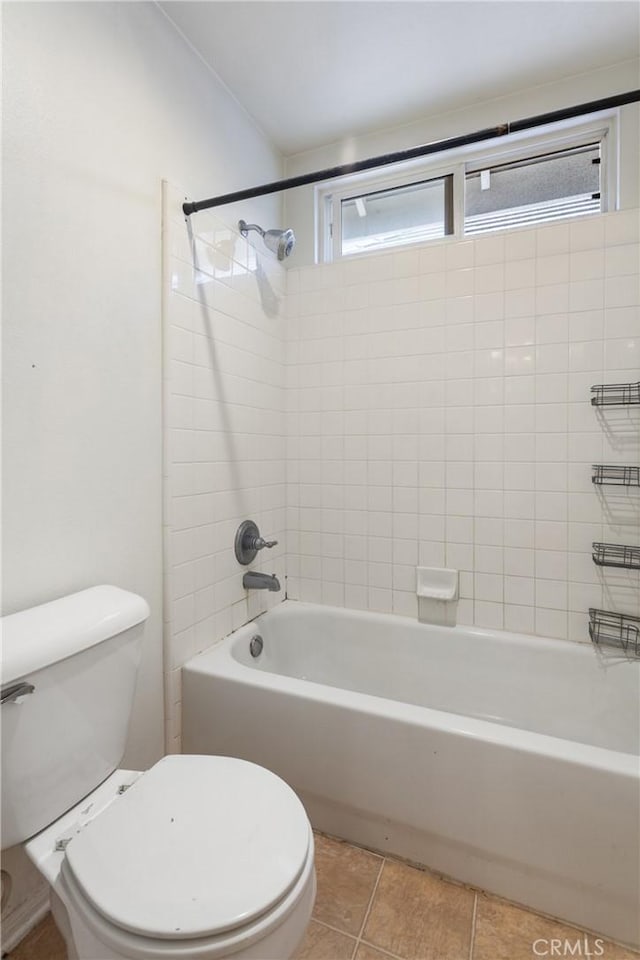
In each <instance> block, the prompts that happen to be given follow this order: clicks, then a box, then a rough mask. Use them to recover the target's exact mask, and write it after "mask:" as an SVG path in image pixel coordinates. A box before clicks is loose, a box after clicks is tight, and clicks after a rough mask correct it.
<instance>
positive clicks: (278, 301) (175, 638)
mask: <svg viewBox="0 0 640 960" xmlns="http://www.w3.org/2000/svg"><path fill="white" fill-rule="evenodd" d="M183 200H184V195H183V194H181V193H180V192H179V191H177V190H176V189H174V188H172V187H171V186H169V185H167V184H165V185H164V195H163V211H164V222H163V254H164V264H163V283H164V290H163V314H164V320H163V333H164V398H163V399H164V422H165V455H164V489H165V506H164V516H165V521H164V522H165V536H164V544H165V564H164V569H165V591H164V595H165V609H164V619H165V625H164V626H165V691H166V723H167V730H166V734H167V748H168V749H169V750H174V751H176V750H179V746H180V667H181V666H182V664H183V663H184V662H185V661H186V660H187V659H189V657H191V656H193V655H194V654H195V653H197V652H198V651H200V650H204V649H205V648H206V647H208V646H210V645H211V644H212V643H213V642H214V641H216V640H219V639H221V638H222V637H224V636H225V635H226V634H228V633H230V632H231V630H233V629H236V628H237V627H238V626H240V625H241V624H243V623H245V622H246V621H247V620H250V619H251V618H253V617H255V616H257V614H259V613H261V612H263V611H264V610H265V609H266V608H267V607H268V606H272V605H273V604H274V603H278V602H279V600H280V599H281V597H282V596H283V595H284V591H283V592H282V593H281V594H277V593H270V592H268V591H266V590H260V591H252V592H251V593H247V592H246V591H245V590H244V589H243V587H242V576H243V573H244V572H245V569H247V568H245V567H240V566H239V564H238V563H237V562H236V559H235V555H234V552H233V543H234V537H235V533H236V529H237V527H238V525H239V524H240V522H241V521H242V520H246V519H253V520H255V521H256V523H257V524H258V526H259V527H260V530H261V532H262V534H263V535H264V536H265V537H268V538H270V539H277V540H278V545H277V546H276V547H274V548H273V549H271V550H265V551H263V553H262V554H259V555H258V559H257V560H256V562H254V563H253V564H251V569H262V570H264V571H265V572H268V573H276V574H277V576H278V577H279V578H280V580H281V582H282V584H283V586H284V582H285V562H284V556H285V537H286V530H285V521H286V511H285V493H286V462H285V461H286V439H285V427H286V422H285V389H284V385H285V368H284V363H285V346H284V334H285V320H284V294H285V280H286V278H285V272H284V270H283V268H282V267H281V265H280V264H279V263H278V262H277V261H275V260H274V258H273V257H272V256H271V255H270V254H268V253H267V252H266V251H265V252H264V255H263V254H262V253H258V254H256V252H255V250H254V248H253V247H252V246H251V245H250V244H248V243H247V241H246V240H244V239H243V238H241V237H240V236H239V235H238V234H237V233H235V232H234V231H231V230H230V229H229V228H228V227H227V226H225V225H224V223H223V222H222V221H221V220H219V219H218V218H217V217H215V216H214V215H213V214H211V213H208V212H202V213H199V214H198V215H197V217H192V218H191V221H190V224H187V223H186V222H185V218H184V216H183V214H182V209H181V204H182V202H183ZM191 230H193V231H194V233H193V234H191V232H190V231H191Z"/></svg>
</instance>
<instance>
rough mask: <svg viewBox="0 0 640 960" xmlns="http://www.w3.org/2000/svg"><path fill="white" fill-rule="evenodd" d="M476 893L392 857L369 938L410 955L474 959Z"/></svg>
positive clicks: (412, 958)
mask: <svg viewBox="0 0 640 960" xmlns="http://www.w3.org/2000/svg"><path fill="white" fill-rule="evenodd" d="M474 896H475V894H473V893H472V892H471V891H470V890H467V889H466V888H465V887H459V886H457V885H456V884H453V883H447V882H446V881H444V880H440V879H439V878H438V877H434V876H433V875H432V874H429V873H425V872H424V871H422V870H417V869H415V868H414V867H409V866H407V865H406V864H403V863H396V862H394V861H390V860H387V861H385V864H384V869H383V871H382V876H381V878H380V883H379V884H378V889H377V890H376V895H375V897H374V901H373V906H372V908H371V913H370V914H369V918H368V920H367V924H366V927H365V929H364V933H363V938H364V939H365V940H366V941H367V942H368V943H370V944H372V945H374V946H378V947H381V948H382V949H383V950H388V951H389V952H390V953H394V954H395V955H396V956H398V957H403V958H404V960H468V957H469V949H470V945H471V925H472V921H473V901H474ZM511 960H514V958H511Z"/></svg>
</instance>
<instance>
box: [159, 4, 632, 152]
mask: <svg viewBox="0 0 640 960" xmlns="http://www.w3.org/2000/svg"><path fill="white" fill-rule="evenodd" d="M161 7H162V8H163V9H164V11H165V12H166V13H167V14H168V15H169V17H170V18H171V19H172V20H173V21H174V23H175V24H176V25H177V27H178V28H179V29H180V30H181V31H182V33H183V34H184V35H185V36H186V38H187V39H188V40H189V41H190V43H191V44H192V45H193V46H194V47H195V48H196V50H197V51H198V52H199V53H200V54H201V56H202V57H203V58H204V60H205V61H206V62H207V63H209V64H210V66H211V67H212V68H213V69H214V70H215V72H216V73H217V74H218V76H220V77H221V79H222V80H223V81H224V83H225V84H226V85H227V86H228V87H229V89H230V90H231V91H232V93H233V94H234V95H235V97H236V98H237V100H238V101H239V102H240V103H241V104H242V105H243V106H244V108H245V109H246V110H247V111H248V112H249V113H250V114H251V116H252V117H253V118H254V119H255V120H256V121H257V123H258V124H259V125H260V127H261V128H262V129H263V131H264V132H265V133H266V134H267V136H268V137H269V139H270V140H271V141H272V142H273V143H274V144H275V145H276V146H277V147H278V148H279V149H280V150H281V151H282V152H283V153H284V154H285V155H291V154H293V153H298V152H301V151H303V150H308V149H311V148H314V147H317V146H320V145H323V144H327V143H331V142H333V141H336V140H340V139H342V138H344V137H347V136H355V135H358V134H364V133H369V132H372V131H374V130H381V129H384V128H387V127H393V126H397V125H399V124H402V123H409V122H411V121H412V120H416V119H418V118H420V117H424V116H429V115H435V114H438V113H443V112H446V111H449V110H454V109H458V108H461V107H463V106H469V105H472V104H473V103H476V102H480V101H482V100H489V99H491V98H492V97H497V96H503V95H505V94H507V93H510V92H513V91H516V90H522V89H525V88H527V87H532V86H536V85H538V84H542V83H549V82H552V81H554V80H559V79H561V78H563V77H568V76H573V75H577V74H581V73H587V72H590V71H592V70H596V69H598V68H601V67H604V66H607V65H609V64H613V63H618V62H620V61H622V60H628V59H631V58H633V57H638V55H639V52H640V51H639V47H640V40H639V37H640V4H638V3H637V2H626V0H604V2H599V0H588V2H582V0H547V2H541V0H534V2H530V0H508V2H505V0H497V2H496V0H440V2H432V0H333V2H329V0H320V2H316V0H288V2H286V0H285V2H281V0H198V2H190V0H186V2H183V0H173V2H164V3H161Z"/></svg>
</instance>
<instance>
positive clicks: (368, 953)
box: [354, 943, 389, 960]
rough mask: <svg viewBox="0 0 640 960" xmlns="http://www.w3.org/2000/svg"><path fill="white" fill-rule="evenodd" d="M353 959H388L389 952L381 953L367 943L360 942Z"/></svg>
mask: <svg viewBox="0 0 640 960" xmlns="http://www.w3.org/2000/svg"><path fill="white" fill-rule="evenodd" d="M354 960H389V954H388V953H381V952H380V950H376V949H375V947H370V946H369V944H368V943H360V944H359V946H358V951H357V953H356V955H355V957H354Z"/></svg>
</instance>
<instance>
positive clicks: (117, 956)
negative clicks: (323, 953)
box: [25, 756, 315, 960]
mask: <svg viewBox="0 0 640 960" xmlns="http://www.w3.org/2000/svg"><path fill="white" fill-rule="evenodd" d="M25 849H26V851H27V854H28V855H29V857H30V858H31V859H32V860H33V862H34V863H35V865H36V866H37V867H38V869H39V870H40V871H41V872H42V873H43V874H44V875H45V877H46V879H47V880H48V882H49V884H50V885H51V888H52V892H53V894H54V897H53V902H52V909H53V913H54V916H55V919H56V922H57V924H58V926H59V928H60V929H61V932H62V934H63V936H64V937H65V940H66V941H67V948H68V952H69V957H70V960H71V958H73V960H75V957H79V958H80V960H125V958H126V960H132V958H140V960H160V958H166V960H170V958H171V960H174V958H175V960H178V958H180V960H187V958H201V960H205V958H206V960H209V958H212V960H213V958H224V957H231V956H233V957H235V958H236V960H243V958H247V960H249V958H255V960H270V958H273V960H283V958H286V957H291V956H292V955H293V954H294V953H295V951H296V949H297V948H298V946H299V944H300V942H301V941H302V938H303V937H304V932H305V930H306V927H307V924H308V922H309V918H310V916H311V910H312V908H313V901H314V898H315V873H314V868H313V834H312V832H311V828H310V825H309V821H308V819H307V816H306V813H305V811H304V808H303V806H302V804H301V803H300V801H299V800H298V798H297V797H296V795H295V793H294V792H293V791H292V790H291V789H290V788H289V787H288V786H287V784H285V783H284V782H283V781H282V780H280V778H279V777H277V776H275V774H272V773H270V772H269V771H268V770H265V769H263V768H262V767H258V766H256V765H255V764H251V763H247V762H245V761H242V760H237V759H234V758H230V757H208V756H207V757H199V756H170V757H165V758H164V759H163V760H161V761H160V762H159V763H157V764H156V765H155V766H154V767H152V768H151V769H150V770H149V771H147V772H146V773H143V774H138V773H136V772H132V771H116V772H115V773H114V774H113V775H112V776H111V777H109V779H108V781H107V782H105V783H104V784H102V785H101V787H99V788H98V789H97V790H96V791H94V792H93V794H91V795H90V796H89V797H87V798H85V800H84V801H83V802H82V803H81V804H79V805H78V806H77V807H75V808H74V809H73V810H71V811H69V812H68V813H67V814H66V815H65V816H64V817H62V818H60V820H59V821H57V822H56V823H54V824H51V825H50V826H49V827H47V828H46V830H44V831H42V833H40V834H38V835H37V836H36V837H34V838H33V839H32V840H30V841H28V842H27V843H26V844H25Z"/></svg>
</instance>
